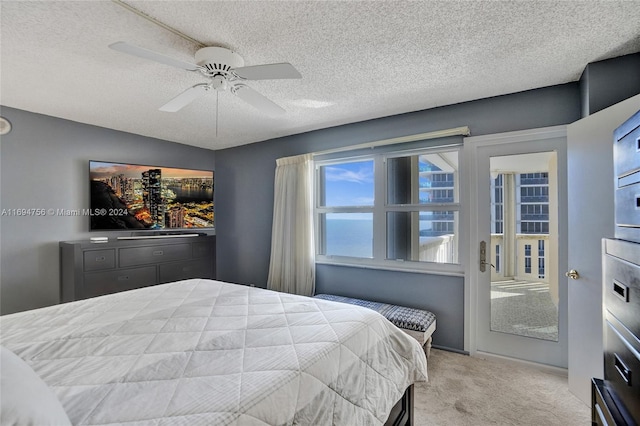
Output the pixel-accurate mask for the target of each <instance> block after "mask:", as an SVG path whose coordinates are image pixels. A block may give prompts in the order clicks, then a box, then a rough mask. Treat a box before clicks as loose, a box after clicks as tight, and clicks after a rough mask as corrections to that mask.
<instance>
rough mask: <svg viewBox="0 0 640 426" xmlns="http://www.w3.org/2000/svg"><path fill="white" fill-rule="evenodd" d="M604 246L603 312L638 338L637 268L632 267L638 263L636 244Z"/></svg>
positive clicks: (639, 272) (608, 242)
mask: <svg viewBox="0 0 640 426" xmlns="http://www.w3.org/2000/svg"><path fill="white" fill-rule="evenodd" d="M605 244H606V246H605V247H606V255H605V256H604V282H603V286H604V304H605V308H606V309H607V310H608V311H609V312H611V313H612V314H613V315H614V316H615V317H616V318H618V320H620V321H621V322H622V324H624V326H625V327H626V328H628V329H629V330H630V331H631V332H632V333H633V334H635V335H636V336H640V266H638V265H637V264H636V263H632V262H635V261H637V260H638V259H637V257H636V256H637V255H639V253H638V251H639V250H640V244H634V243H629V242H626V241H615V240H613V241H612V240H606V243H605ZM614 255H615V256H614ZM616 256H620V257H616Z"/></svg>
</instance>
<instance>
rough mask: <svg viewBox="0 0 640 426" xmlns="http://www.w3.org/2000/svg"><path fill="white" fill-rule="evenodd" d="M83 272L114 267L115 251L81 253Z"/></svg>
mask: <svg viewBox="0 0 640 426" xmlns="http://www.w3.org/2000/svg"><path fill="white" fill-rule="evenodd" d="M82 264H83V270H84V271H101V270H104V269H113V268H115V267H116V251H115V250H114V249H108V250H87V251H85V252H84V253H83V262H82Z"/></svg>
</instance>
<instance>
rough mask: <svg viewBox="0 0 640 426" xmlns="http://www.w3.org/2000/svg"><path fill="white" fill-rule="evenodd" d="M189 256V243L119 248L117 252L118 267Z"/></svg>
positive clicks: (167, 260) (187, 257) (180, 258)
mask: <svg viewBox="0 0 640 426" xmlns="http://www.w3.org/2000/svg"><path fill="white" fill-rule="evenodd" d="M190 257H191V244H167V245H161V246H149V247H131V248H121V249H120V250H119V254H118V265H119V266H120V267H127V266H137V265H145V264H149V263H160V262H169V261H172V260H182V259H189V258H190Z"/></svg>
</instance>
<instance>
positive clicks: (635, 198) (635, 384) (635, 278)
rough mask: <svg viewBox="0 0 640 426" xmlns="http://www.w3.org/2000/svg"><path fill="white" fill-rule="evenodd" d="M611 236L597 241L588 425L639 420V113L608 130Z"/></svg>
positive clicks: (628, 422)
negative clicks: (596, 332)
mask: <svg viewBox="0 0 640 426" xmlns="http://www.w3.org/2000/svg"><path fill="white" fill-rule="evenodd" d="M613 139H614V140H613V152H614V156H613V157H614V170H615V179H614V182H615V185H614V188H615V197H614V198H615V218H616V223H615V234H614V235H615V237H616V238H615V239H605V240H604V241H603V244H602V249H603V253H602V267H603V280H602V286H603V288H602V297H603V304H604V306H603V308H604V309H603V314H604V336H603V338H604V340H603V343H604V354H603V362H604V380H600V379H593V380H592V414H591V417H592V419H591V420H592V423H593V424H597V425H637V424H640V111H638V112H637V113H636V114H634V115H633V116H632V117H631V118H629V119H628V120H627V121H625V122H624V123H623V124H622V125H620V127H618V129H616V131H615V132H614V138H613Z"/></svg>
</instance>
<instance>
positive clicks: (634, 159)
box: [613, 115, 640, 187]
mask: <svg viewBox="0 0 640 426" xmlns="http://www.w3.org/2000/svg"><path fill="white" fill-rule="evenodd" d="M639 124H640V115H639V116H638V118H637V119H636V120H635V121H634V120H633V117H632V119H630V120H629V121H628V122H626V123H625V125H624V126H621V128H620V131H619V132H616V134H615V136H614V138H615V139H616V141H615V143H614V148H613V161H614V164H615V173H616V177H617V179H616V182H617V183H616V187H621V186H624V185H625V184H628V183H631V182H633V181H635V182H638V178H635V177H633V176H632V174H633V172H634V171H636V170H640V126H639Z"/></svg>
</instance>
